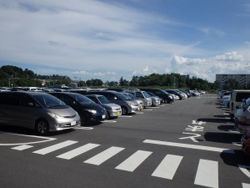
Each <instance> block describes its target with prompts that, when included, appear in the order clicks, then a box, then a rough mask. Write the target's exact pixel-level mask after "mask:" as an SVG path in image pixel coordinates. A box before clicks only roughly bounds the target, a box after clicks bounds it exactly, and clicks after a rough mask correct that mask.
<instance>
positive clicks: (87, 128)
mask: <svg viewBox="0 0 250 188" xmlns="http://www.w3.org/2000/svg"><path fill="white" fill-rule="evenodd" d="M74 129H78V130H86V131H91V130H93V129H94V128H93V127H75V128H74Z"/></svg>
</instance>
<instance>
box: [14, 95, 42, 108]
mask: <svg viewBox="0 0 250 188" xmlns="http://www.w3.org/2000/svg"><path fill="white" fill-rule="evenodd" d="M19 105H20V106H26V107H38V104H36V102H35V101H34V100H33V99H32V98H31V97H30V96H28V95H25V94H20V100H19Z"/></svg>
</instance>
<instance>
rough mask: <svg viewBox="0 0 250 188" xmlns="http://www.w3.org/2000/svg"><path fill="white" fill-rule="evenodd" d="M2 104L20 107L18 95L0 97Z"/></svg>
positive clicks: (8, 94)
mask: <svg viewBox="0 0 250 188" xmlns="http://www.w3.org/2000/svg"><path fill="white" fill-rule="evenodd" d="M0 104H5V105H13V106H18V105H19V96H18V95H17V93H3V94H1V97H0Z"/></svg>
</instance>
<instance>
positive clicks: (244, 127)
mask: <svg viewBox="0 0 250 188" xmlns="http://www.w3.org/2000/svg"><path fill="white" fill-rule="evenodd" d="M234 120H235V126H236V128H237V129H239V131H240V132H242V133H247V132H249V131H250V98H248V99H247V100H246V101H245V102H244V103H243V104H242V107H241V108H239V109H238V110H237V111H236V113H235V116H234Z"/></svg>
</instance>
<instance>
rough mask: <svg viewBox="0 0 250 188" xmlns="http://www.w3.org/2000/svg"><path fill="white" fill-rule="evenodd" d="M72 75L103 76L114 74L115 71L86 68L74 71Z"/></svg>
mask: <svg viewBox="0 0 250 188" xmlns="http://www.w3.org/2000/svg"><path fill="white" fill-rule="evenodd" d="M72 75H74V76H75V77H77V76H79V77H81V76H89V77H92V78H93V77H103V76H115V75H116V72H91V71H86V70H80V71H74V72H72Z"/></svg>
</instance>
